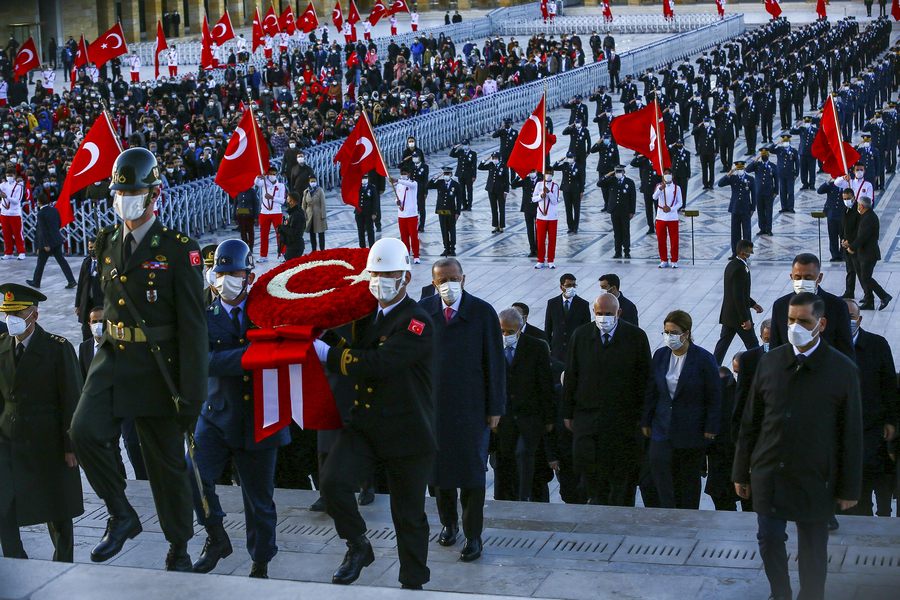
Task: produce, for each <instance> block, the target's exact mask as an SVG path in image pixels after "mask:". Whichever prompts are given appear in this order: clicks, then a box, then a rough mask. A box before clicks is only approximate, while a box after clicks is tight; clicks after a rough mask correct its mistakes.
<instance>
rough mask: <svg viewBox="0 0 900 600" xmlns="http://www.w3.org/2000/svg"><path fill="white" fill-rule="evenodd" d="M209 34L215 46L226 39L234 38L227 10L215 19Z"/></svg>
mask: <svg viewBox="0 0 900 600" xmlns="http://www.w3.org/2000/svg"><path fill="white" fill-rule="evenodd" d="M210 34H211V35H212V41H214V42H215V43H216V45H217V46H221V45H222V44H224V43H225V42H227V41H228V40H233V39H234V27H233V26H232V25H231V17H229V16H228V11H227V10H226V11H225V14H223V15H222V18H221V19H219V20H218V21H216V24H215V26H214V27H213V28H212V31H210Z"/></svg>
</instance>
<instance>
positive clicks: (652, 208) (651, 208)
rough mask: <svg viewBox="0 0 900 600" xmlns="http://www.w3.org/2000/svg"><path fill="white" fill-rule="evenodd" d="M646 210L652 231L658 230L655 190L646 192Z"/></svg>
mask: <svg viewBox="0 0 900 600" xmlns="http://www.w3.org/2000/svg"><path fill="white" fill-rule="evenodd" d="M644 212H645V213H647V227H648V228H649V230H650V231H653V232H655V231H656V201H655V200H654V199H653V192H652V191H650V192H644Z"/></svg>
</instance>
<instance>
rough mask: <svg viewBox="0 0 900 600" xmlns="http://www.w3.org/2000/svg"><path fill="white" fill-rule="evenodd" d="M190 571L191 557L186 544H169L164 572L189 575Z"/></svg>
mask: <svg viewBox="0 0 900 600" xmlns="http://www.w3.org/2000/svg"><path fill="white" fill-rule="evenodd" d="M192 569H193V567H192V566H191V557H190V555H189V554H188V552H187V542H179V543H177V544H169V553H168V554H166V571H179V572H181V573H190V572H191V571H192Z"/></svg>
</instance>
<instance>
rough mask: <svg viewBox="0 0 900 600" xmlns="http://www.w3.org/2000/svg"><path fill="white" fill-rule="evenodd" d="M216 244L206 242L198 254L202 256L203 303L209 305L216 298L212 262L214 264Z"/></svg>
mask: <svg viewBox="0 0 900 600" xmlns="http://www.w3.org/2000/svg"><path fill="white" fill-rule="evenodd" d="M218 247H219V245H218V244H207V245H206V246H203V248H201V249H200V255H201V256H202V257H203V303H204V304H205V305H206V306H209V305H210V304H212V303H213V300H215V299H216V288H215V284H216V275H215V273H213V270H212V268H213V264H215V257H216V248H218Z"/></svg>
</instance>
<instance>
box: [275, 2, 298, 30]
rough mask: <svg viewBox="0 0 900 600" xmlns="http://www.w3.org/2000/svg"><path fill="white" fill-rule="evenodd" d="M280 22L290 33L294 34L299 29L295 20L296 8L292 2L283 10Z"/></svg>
mask: <svg viewBox="0 0 900 600" xmlns="http://www.w3.org/2000/svg"><path fill="white" fill-rule="evenodd" d="M278 23H279V25H281V29H282V30H284V32H285V33H287V34H288V35H294V32H295V31H297V24H296V23H295V22H294V9H293V7H292V6H291V5H290V4H288V6H287V8H285V9H284V10H283V11H282V13H281V19H280V20H279V22H278Z"/></svg>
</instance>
